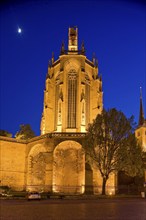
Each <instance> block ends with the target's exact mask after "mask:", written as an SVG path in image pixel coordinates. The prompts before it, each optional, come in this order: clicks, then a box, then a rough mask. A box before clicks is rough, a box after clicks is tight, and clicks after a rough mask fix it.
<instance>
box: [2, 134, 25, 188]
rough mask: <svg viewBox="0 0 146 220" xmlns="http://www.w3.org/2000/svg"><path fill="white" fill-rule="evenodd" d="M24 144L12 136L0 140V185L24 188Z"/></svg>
mask: <svg viewBox="0 0 146 220" xmlns="http://www.w3.org/2000/svg"><path fill="white" fill-rule="evenodd" d="M25 151H26V144H25V143H18V142H17V141H16V140H15V139H13V138H6V137H2V140H1V142H0V181H1V185H3V186H9V187H11V188H12V189H15V190H23V189H24V188H25Z"/></svg>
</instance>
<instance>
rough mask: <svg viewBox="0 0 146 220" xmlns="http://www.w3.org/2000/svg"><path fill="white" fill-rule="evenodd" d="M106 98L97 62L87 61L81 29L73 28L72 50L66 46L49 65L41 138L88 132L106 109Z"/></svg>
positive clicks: (70, 39) (69, 42) (71, 37)
mask: <svg viewBox="0 0 146 220" xmlns="http://www.w3.org/2000/svg"><path fill="white" fill-rule="evenodd" d="M102 95H103V94H102V80H101V77H99V75H98V65H97V60H96V59H95V58H94V59H93V60H92V61H90V60H89V59H87V57H86V56H85V47H84V43H82V45H81V49H80V50H79V49H78V29H77V27H70V28H69V32H68V50H66V49H65V45H64V42H63V43H62V46H61V53H60V56H59V58H58V60H54V56H52V60H51V61H50V62H49V66H48V73H47V77H46V88H45V91H44V107H43V114H42V119H41V134H46V133H49V132H86V130H87V127H88V124H89V123H91V122H92V121H93V119H94V118H95V117H96V115H97V114H100V113H101V111H102V109H103V100H102Z"/></svg>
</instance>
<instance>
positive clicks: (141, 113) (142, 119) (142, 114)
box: [138, 87, 144, 126]
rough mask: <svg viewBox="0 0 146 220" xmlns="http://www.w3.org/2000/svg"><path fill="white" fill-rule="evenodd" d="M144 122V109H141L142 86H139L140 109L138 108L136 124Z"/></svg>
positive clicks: (139, 124)
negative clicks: (137, 121)
mask: <svg viewBox="0 0 146 220" xmlns="http://www.w3.org/2000/svg"><path fill="white" fill-rule="evenodd" d="M143 124H144V111H143V103H142V88H141V87H140V110H139V123H138V126H141V125H143Z"/></svg>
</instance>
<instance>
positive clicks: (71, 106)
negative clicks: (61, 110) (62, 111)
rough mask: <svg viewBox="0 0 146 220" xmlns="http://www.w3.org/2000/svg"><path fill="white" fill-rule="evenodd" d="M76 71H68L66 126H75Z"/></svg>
mask: <svg viewBox="0 0 146 220" xmlns="http://www.w3.org/2000/svg"><path fill="white" fill-rule="evenodd" d="M76 103H77V73H76V71H75V70H70V72H69V73H68V118H67V127H68V128H76V106H77V104H76Z"/></svg>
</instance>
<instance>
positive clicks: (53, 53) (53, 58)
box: [51, 52, 54, 64]
mask: <svg viewBox="0 0 146 220" xmlns="http://www.w3.org/2000/svg"><path fill="white" fill-rule="evenodd" d="M51 60H52V64H53V63H54V52H52V59H51Z"/></svg>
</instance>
